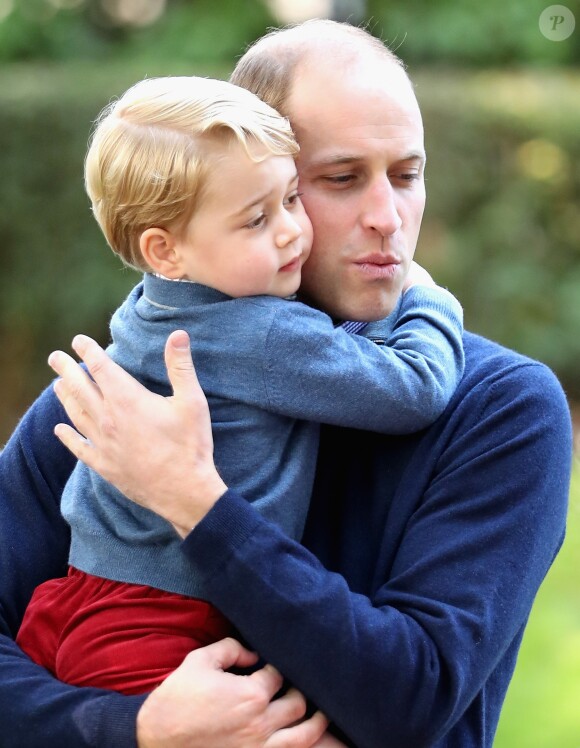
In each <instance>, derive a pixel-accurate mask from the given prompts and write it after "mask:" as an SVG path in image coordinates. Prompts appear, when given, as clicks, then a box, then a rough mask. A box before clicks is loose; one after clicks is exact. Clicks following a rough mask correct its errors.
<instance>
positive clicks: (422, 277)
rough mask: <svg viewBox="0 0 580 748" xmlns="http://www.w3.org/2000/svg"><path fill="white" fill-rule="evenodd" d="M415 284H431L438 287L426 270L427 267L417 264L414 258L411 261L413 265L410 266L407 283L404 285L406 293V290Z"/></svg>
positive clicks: (432, 286)
mask: <svg viewBox="0 0 580 748" xmlns="http://www.w3.org/2000/svg"><path fill="white" fill-rule="evenodd" d="M413 286H430V287H431V288H436V287H437V284H436V283H435V281H434V280H433V278H432V277H431V276H430V275H429V273H428V272H427V271H426V270H425V268H423V267H421V265H419V264H417V263H416V262H415V261H414V260H413V262H412V263H411V267H410V268H409V272H408V274H407V279H406V281H405V285H404V286H403V293H405V291H408V290H409V289H410V288H412V287H413Z"/></svg>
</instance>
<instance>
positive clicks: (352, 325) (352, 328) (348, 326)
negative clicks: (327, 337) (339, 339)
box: [339, 322, 368, 335]
mask: <svg viewBox="0 0 580 748" xmlns="http://www.w3.org/2000/svg"><path fill="white" fill-rule="evenodd" d="M367 325H368V322H342V323H341V324H340V325H339V327H342V329H343V330H344V331H345V332H350V333H352V334H353V335H358V334H359V333H361V332H362V331H363V330H364V329H365V327H366V326H367Z"/></svg>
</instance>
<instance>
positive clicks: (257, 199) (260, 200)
mask: <svg viewBox="0 0 580 748" xmlns="http://www.w3.org/2000/svg"><path fill="white" fill-rule="evenodd" d="M296 182H298V172H296V173H295V174H294V175H293V176H292V178H291V179H290V181H289V182H288V187H291V186H292V185H293V184H294V183H296ZM269 194H270V193H269V192H264V193H260V194H259V195H258V196H256V197H254V198H251V199H250V200H249V201H248V202H247V203H245V204H244V205H243V207H241V208H240V210H238V211H236V212H235V213H234V214H233V217H234V218H237V217H239V216H242V215H244V214H245V213H247V212H248V211H250V210H252V208H255V207H256V205H260V204H261V203H263V202H264V201H265V200H266V199H267V198H268V195H269Z"/></svg>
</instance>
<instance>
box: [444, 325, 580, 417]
mask: <svg viewBox="0 0 580 748" xmlns="http://www.w3.org/2000/svg"><path fill="white" fill-rule="evenodd" d="M463 344H464V349H465V372H464V375H463V379H462V381H461V383H460V385H459V387H458V389H457V393H456V398H457V399H465V398H468V399H472V398H474V397H477V396H480V397H483V396H485V397H486V398H488V397H489V396H490V395H491V394H493V395H495V396H496V397H498V398H499V399H503V400H509V399H510V398H512V399H515V398H518V399H520V398H521V396H525V395H527V396H528V397H533V398H534V399H535V400H537V401H544V402H545V403H546V404H547V405H548V406H549V407H554V408H557V407H561V408H562V409H563V410H566V411H567V409H568V406H567V402H566V397H565V395H564V392H563V389H562V386H561V384H560V382H559V380H558V378H557V376H556V374H555V373H554V372H553V371H552V369H550V367H549V366H547V365H546V364H544V363H542V362H541V361H537V360H536V359H533V358H530V357H529V356H526V355H524V354H522V353H518V352H517V351H514V350H512V349H510V348H507V347H505V346H503V345H501V344H500V343H497V342H495V341H493V340H489V339H488V338H484V337H482V336H480V335H476V334H474V333H470V332H465V334H464V337H463Z"/></svg>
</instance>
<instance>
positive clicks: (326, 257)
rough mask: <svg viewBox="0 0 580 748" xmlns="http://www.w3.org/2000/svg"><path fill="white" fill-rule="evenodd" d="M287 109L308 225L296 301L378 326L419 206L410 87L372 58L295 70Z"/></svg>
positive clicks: (412, 237)
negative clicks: (308, 247)
mask: <svg viewBox="0 0 580 748" xmlns="http://www.w3.org/2000/svg"><path fill="white" fill-rule="evenodd" d="M288 112H289V116H290V120H291V122H292V125H293V127H294V131H295V133H296V135H297V138H298V141H299V143H300V154H299V157H298V161H297V166H298V173H299V176H300V191H301V193H302V201H303V203H304V206H305V208H306V211H307V213H308V215H309V217H310V220H311V221H312V225H313V228H314V243H313V246H312V252H311V255H310V258H309V260H308V262H307V263H306V264H305V266H304V268H303V271H302V284H301V286H300V296H301V298H303V300H304V301H306V302H308V303H310V304H312V305H313V306H316V307H318V308H321V309H323V310H324V311H326V312H327V313H328V314H330V315H331V316H333V317H335V318H339V319H352V320H367V321H371V320H376V319H381V318H382V317H385V316H386V315H387V314H389V313H390V312H391V311H392V310H393V308H394V306H395V304H396V302H397V299H398V298H399V296H400V294H401V291H402V288H403V283H404V281H405V278H406V275H407V272H408V270H409V265H410V263H411V260H412V259H413V255H414V252H415V247H416V244H417V238H418V235H419V228H420V226H421V219H422V216H423V209H424V207H425V184H424V177H423V172H424V166H425V151H424V144H423V125H422V121H421V114H420V111H419V107H418V104H417V101H416V98H415V95H414V94H413V91H412V88H411V85H410V83H409V81H408V80H407V78H406V76H405V74H404V72H403V71H402V70H400V69H399V68H398V67H397V66H396V65H394V64H393V63H391V62H389V61H388V60H377V58H376V57H373V58H372V60H371V59H366V60H362V61H357V63H356V64H351V63H345V62H343V63H342V64H339V65H338V67H336V66H334V67H333V66H332V65H331V64H325V63H323V64H322V65H320V66H318V65H312V66H306V65H304V67H303V69H299V70H298V72H297V75H296V78H295V81H294V83H293V86H292V91H291V94H290V97H289V100H288Z"/></svg>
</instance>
